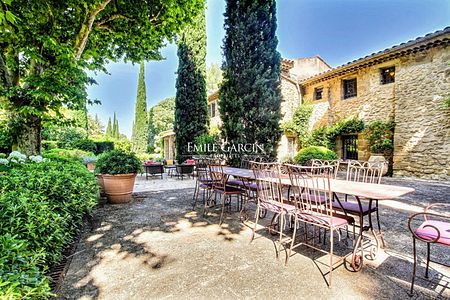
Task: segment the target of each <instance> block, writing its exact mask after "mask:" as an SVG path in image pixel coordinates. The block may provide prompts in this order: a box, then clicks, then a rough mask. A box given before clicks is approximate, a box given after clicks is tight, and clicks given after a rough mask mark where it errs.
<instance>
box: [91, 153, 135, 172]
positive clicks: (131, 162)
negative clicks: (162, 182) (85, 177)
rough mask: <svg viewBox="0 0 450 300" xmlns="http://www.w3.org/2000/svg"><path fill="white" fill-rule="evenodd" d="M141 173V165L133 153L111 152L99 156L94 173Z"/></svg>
mask: <svg viewBox="0 0 450 300" xmlns="http://www.w3.org/2000/svg"><path fill="white" fill-rule="evenodd" d="M141 171H142V163H141V161H140V160H139V158H137V157H136V155H135V154H133V153H127V152H123V151H120V150H112V151H109V152H105V153H102V154H100V156H99V158H98V161H97V164H96V167H95V173H97V174H98V173H100V174H111V175H115V174H128V173H139V172H141Z"/></svg>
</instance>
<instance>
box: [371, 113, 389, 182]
mask: <svg viewBox="0 0 450 300" xmlns="http://www.w3.org/2000/svg"><path fill="white" fill-rule="evenodd" d="M394 128H395V123H394V122H393V121H388V122H383V121H373V122H371V123H369V124H368V125H367V126H366V128H365V129H364V135H365V137H366V139H367V142H368V144H369V146H370V151H371V155H370V157H369V162H374V163H383V164H385V166H386V167H385V169H384V171H383V175H385V174H386V173H387V172H388V165H389V164H388V162H389V160H390V158H391V156H392V151H393V150H394Z"/></svg>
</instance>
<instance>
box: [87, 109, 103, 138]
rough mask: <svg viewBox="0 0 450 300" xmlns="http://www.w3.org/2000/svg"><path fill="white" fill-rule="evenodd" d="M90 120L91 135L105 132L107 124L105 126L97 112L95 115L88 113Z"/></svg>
mask: <svg viewBox="0 0 450 300" xmlns="http://www.w3.org/2000/svg"><path fill="white" fill-rule="evenodd" d="M88 122H89V136H99V135H102V134H103V130H104V129H105V126H103V124H102V122H101V121H100V118H99V117H98V115H97V114H95V116H94V117H92V116H91V115H88Z"/></svg>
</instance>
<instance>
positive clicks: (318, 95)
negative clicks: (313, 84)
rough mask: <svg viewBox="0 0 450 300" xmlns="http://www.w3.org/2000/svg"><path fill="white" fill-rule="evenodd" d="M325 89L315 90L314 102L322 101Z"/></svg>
mask: <svg viewBox="0 0 450 300" xmlns="http://www.w3.org/2000/svg"><path fill="white" fill-rule="evenodd" d="M322 92H323V88H315V89H314V100H320V99H322Z"/></svg>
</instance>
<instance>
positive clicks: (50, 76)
mask: <svg viewBox="0 0 450 300" xmlns="http://www.w3.org/2000/svg"><path fill="white" fill-rule="evenodd" d="M0 5H1V6H2V8H1V10H0V14H3V15H2V16H4V20H3V19H2V20H0V24H1V25H0V30H1V37H0V99H2V100H1V102H2V103H1V105H2V107H3V108H5V109H6V110H7V111H8V115H9V118H8V119H9V121H10V123H11V124H9V125H10V126H11V128H13V129H14V130H13V135H14V136H13V138H14V140H15V142H16V143H17V146H18V148H19V150H21V151H22V152H25V153H27V154H34V153H37V152H39V151H40V140H41V128H42V122H43V121H48V120H54V119H57V118H59V110H60V109H61V108H62V107H69V108H71V109H80V110H82V109H84V108H85V106H86V103H92V102H93V101H91V100H88V99H87V92H86V88H87V85H89V84H93V83H95V81H94V80H93V79H92V78H89V77H88V75H87V73H86V70H97V71H106V70H105V66H106V63H107V62H109V61H118V60H120V59H124V60H125V61H133V62H139V61H142V60H159V59H161V58H162V57H161V55H160V53H159V49H160V48H161V47H163V46H164V45H165V44H166V43H167V41H169V42H171V41H173V40H174V37H175V35H176V34H177V33H178V32H180V31H181V30H182V29H183V28H184V27H185V26H186V25H187V24H190V23H191V21H192V19H193V17H194V16H195V15H197V13H198V11H203V8H204V0H139V1H136V0H135V1H128V0H65V1H54V0H39V1H31V2H30V1H29V0H14V1H10V0H2V1H1V2H0ZM5 20H6V21H5ZM5 26H6V27H7V30H4V27H5Z"/></svg>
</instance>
